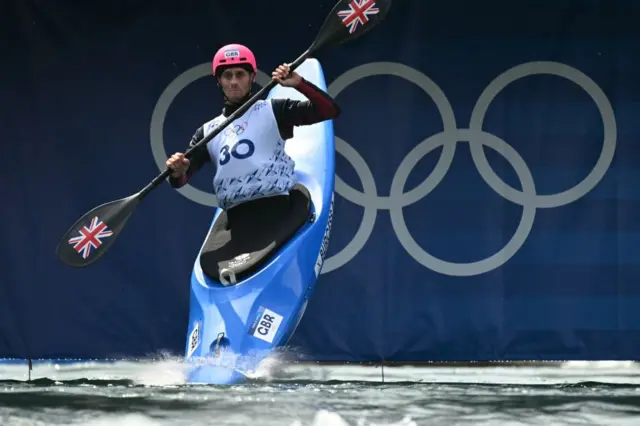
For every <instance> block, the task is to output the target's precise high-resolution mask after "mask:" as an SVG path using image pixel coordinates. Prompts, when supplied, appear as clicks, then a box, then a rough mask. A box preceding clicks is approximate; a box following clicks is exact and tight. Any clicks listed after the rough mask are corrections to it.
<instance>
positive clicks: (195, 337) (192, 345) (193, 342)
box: [187, 321, 200, 358]
mask: <svg viewBox="0 0 640 426" xmlns="http://www.w3.org/2000/svg"><path fill="white" fill-rule="evenodd" d="M198 346H200V321H196V323H195V324H194V325H193V330H191V334H189V350H188V351H187V358H191V355H193V353H194V352H195V351H196V349H198Z"/></svg>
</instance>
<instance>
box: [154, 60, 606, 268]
mask: <svg viewBox="0 0 640 426" xmlns="http://www.w3.org/2000/svg"><path fill="white" fill-rule="evenodd" d="M537 74H551V75H556V76H560V77H563V78H565V79H567V80H570V81H572V82H573V83H575V84H577V85H578V86H580V87H581V88H582V89H584V90H585V92H586V93H587V94H588V95H589V96H590V97H591V98H592V99H593V101H594V102H595V104H596V106H597V108H598V111H599V112H600V114H601V116H602V123H603V126H604V142H603V147H602V151H601V153H600V157H599V158H598V160H597V162H596V164H595V166H594V168H593V170H592V171H591V172H590V173H589V175H588V176H587V177H586V178H585V179H584V180H582V181H581V182H580V183H578V184H577V185H575V186H574V187H573V188H570V189H568V190H565V191H563V192H559V193H557V194H551V195H539V194H537V192H536V189H535V183H534V180H533V176H532V174H531V171H530V169H529V167H528V166H527V164H526V163H525V161H524V159H523V158H522V157H521V156H520V155H519V154H518V152H517V151H516V150H515V149H514V148H513V147H512V146H510V145H509V144H507V143H506V142H505V141H503V140H502V139H500V138H498V137H497V136H495V135H492V134H490V133H487V132H485V131H484V130H483V129H482V126H483V121H484V116H485V114H486V112H487V110H488V108H489V106H490V104H491V102H492V101H493V100H494V99H495V97H496V96H497V95H498V94H499V93H500V91H501V90H502V89H504V88H505V87H506V86H508V85H509V84H510V83H513V82H514V81H516V80H519V79H520V78H523V77H526V76H531V75H537ZM208 75H210V68H209V63H205V64H201V65H198V66H196V67H194V68H192V69H190V70H187V71H186V72H184V73H183V74H181V75H179V76H178V77H177V78H176V79H175V80H174V81H173V82H172V83H171V84H169V86H168V87H167V88H166V89H165V91H164V92H163V93H162V95H161V96H160V99H159V100H158V103H157V104H156V107H155V108H154V111H153V116H152V120H151V145H152V151H153V155H154V158H155V160H156V163H157V164H158V167H159V168H160V170H164V165H165V161H166V158H167V156H166V152H165V151H164V143H163V138H162V133H163V132H162V130H163V125H164V119H165V116H166V112H167V110H168V108H169V105H170V104H171V102H173V100H174V99H175V97H176V96H177V95H178V93H179V92H180V91H181V90H182V89H184V88H185V87H186V86H187V85H189V84H190V83H191V82H193V81H195V80H197V79H198V78H201V77H204V76H208ZM376 75H391V76H397V77H401V78H403V79H405V80H408V81H410V82H412V83H414V84H415V85H417V86H418V87H419V88H420V89H421V90H422V91H424V92H425V93H426V94H427V95H429V96H430V97H431V98H432V99H433V102H434V103H435V104H436V107H437V109H438V111H439V112H440V115H441V118H442V122H443V131H442V132H440V133H438V134H435V135H432V136H430V137H428V138H426V139H425V140H423V141H422V142H420V143H419V144H418V145H417V146H416V147H415V148H413V149H412V150H411V151H410V152H409V153H408V154H407V155H406V157H405V158H404V159H403V160H402V162H401V163H400V166H399V167H398V169H397V170H396V173H395V175H394V176H393V180H392V183H391V188H390V191H389V195H388V196H382V195H378V189H377V187H376V182H375V179H374V177H373V173H372V171H371V169H370V168H369V166H368V165H367V163H366V162H365V160H364V159H363V158H362V156H361V155H360V154H359V153H358V152H357V151H356V150H355V149H354V148H353V147H351V146H350V145H349V144H348V143H347V142H345V141H344V140H343V139H341V138H340V137H338V136H336V138H335V140H336V151H337V152H338V153H340V154H341V155H342V156H343V157H344V158H345V159H346V160H347V161H349V163H350V164H351V165H352V166H353V168H354V169H355V171H356V173H357V175H358V178H359V179H360V181H361V183H362V187H363V191H362V192H360V191H358V190H356V189H355V188H353V187H351V186H349V185H348V184H347V183H345V182H344V181H343V180H342V179H341V178H340V177H339V176H338V175H337V174H336V192H337V193H338V194H339V195H341V196H342V197H344V198H345V199H346V200H348V201H350V202H352V203H354V204H357V205H360V206H362V207H363V208H364V215H363V217H362V222H361V223H360V226H359V228H358V230H357V231H356V234H355V236H354V237H353V239H352V240H351V241H350V242H349V243H348V244H347V245H346V246H345V247H344V248H343V249H342V250H340V251H339V252H338V253H336V254H334V255H333V256H331V257H328V258H327V259H325V263H324V267H323V269H322V273H323V274H325V273H328V272H331V271H333V270H336V269H338V268H340V267H341V266H343V265H345V264H346V263H348V262H349V261H350V260H351V259H353V258H354V257H355V256H356V255H357V254H358V253H359V252H360V250H362V248H363V247H364V246H365V244H366V243H367V241H368V240H369V237H370V236H371V234H372V232H373V228H374V226H375V221H376V218H377V212H378V210H389V214H390V217H391V225H392V227H393V230H394V232H395V233H396V236H397V237H398V240H399V241H400V244H401V245H402V247H403V248H404V249H405V250H406V251H407V253H408V254H409V255H410V256H411V257H412V258H413V259H415V260H416V261H417V262H419V263H420V264H421V265H423V266H425V267H426V268H429V269H431V270H433V271H435V272H438V273H441V274H446V275H451V276H472V275H478V274H482V273H485V272H488V271H491V270H493V269H496V268H499V267H500V266H502V265H503V264H505V263H506V262H507V261H508V260H509V259H510V258H511V257H512V256H513V255H515V253H517V251H518V250H519V249H520V248H521V247H522V245H523V244H524V242H525V241H526V239H527V237H528V236H529V233H530V232H531V229H532V227H533V223H534V219H535V214H536V210H537V209H538V208H552V207H560V206H564V205H566V204H569V203H571V202H573V201H576V200H577V199H579V198H581V197H583V196H584V195H585V194H587V193H588V192H589V191H591V190H592V189H593V188H594V187H595V186H596V185H597V184H598V183H599V182H600V180H602V178H603V177H604V175H605V173H606V172H607V170H608V168H609V166H610V165H611V163H612V161H613V157H614V153H615V148H616V138H617V126H616V120H615V115H614V111H613V108H612V106H611V103H610V102H609V100H608V99H607V97H606V95H605V94H604V92H603V91H602V90H601V89H600V87H599V86H598V85H597V84H596V83H595V82H594V81H593V80H591V79H590V78H589V77H588V76H586V75H585V74H583V73H582V72H580V71H579V70H577V69H575V68H572V67H570V66H567V65H565V64H562V63H558V62H543V61H541V62H527V63H523V64H520V65H518V66H515V67H513V68H511V69H509V70H507V71H505V72H504V73H502V74H500V75H499V76H498V77H496V78H495V79H494V80H493V81H492V82H491V83H489V85H488V86H487V87H486V88H485V89H484V91H483V92H482V94H481V95H480V97H479V98H478V101H477V102H476V105H475V106H474V108H473V111H472V114H471V119H470V124H469V128H468V129H465V128H458V126H457V124H456V119H455V114H454V111H453V107H452V106H451V104H450V102H449V100H448V99H447V97H446V96H445V94H444V93H443V91H442V90H441V89H440V88H439V87H438V86H437V85H436V84H435V83H434V82H433V81H432V80H431V79H430V78H429V77H427V76H426V75H424V74H422V73H421V72H419V71H417V70H415V69H413V68H411V67H408V66H406V65H403V64H399V63H395V62H376V63H368V64H364V65H360V66H358V67H355V68H353V69H351V70H349V71H347V72H345V73H344V74H342V75H341V76H339V77H338V78H337V79H335V80H334V81H333V82H332V83H331V84H330V85H329V86H328V92H329V94H330V95H331V96H333V97H334V98H337V96H338V95H339V94H340V92H341V91H342V90H344V89H345V88H346V87H348V86H349V85H350V84H352V83H354V82H356V81H359V80H361V79H363V78H366V77H370V76H376ZM256 80H257V81H258V83H259V84H261V85H264V84H266V82H268V81H269V78H268V77H267V75H266V74H264V73H263V72H261V71H258V76H257V79H256ZM463 142H468V143H469V149H470V150H471V155H472V158H473V161H474V164H475V165H476V167H477V169H478V172H479V173H480V176H482V178H483V179H484V180H485V181H486V183H487V184H488V185H489V186H490V187H491V188H492V189H493V190H494V191H495V192H496V193H497V194H498V195H500V196H502V197H503V198H505V199H507V200H509V201H512V202H513V203H516V204H518V205H520V206H522V207H523V211H522V218H521V220H520V223H519V224H518V227H517V229H516V231H515V233H514V235H513V236H512V238H511V240H509V242H508V243H507V244H506V245H505V246H504V247H503V248H502V249H501V250H499V251H498V252H497V253H495V254H494V255H492V256H489V257H487V258H486V259H482V260H478V261H475V262H470V263H456V262H450V261H445V260H442V259H438V258H436V257H434V256H433V255H431V254H429V253H427V252H426V251H425V250H424V249H423V248H422V247H420V246H419V245H418V243H417V242H416V241H415V240H414V238H413V237H412V235H411V233H410V232H409V229H408V228H407V224H406V222H405V220H404V216H403V211H402V209H403V208H404V207H406V206H409V205H411V204H413V203H415V202H417V201H419V200H420V199H422V198H424V197H426V196H427V195H428V194H429V193H430V192H431V191H432V190H433V189H434V188H435V187H436V186H437V185H438V184H439V183H440V182H441V181H442V179H444V177H445V176H446V173H447V171H448V170H449V168H450V166H451V164H452V162H453V158H454V156H455V150H456V148H457V146H458V145H459V144H460V143H463ZM484 146H487V147H490V148H492V149H494V150H495V151H496V152H499V153H500V154H502V155H503V156H504V158H505V159H506V160H507V161H508V162H509V163H510V164H511V166H512V167H513V169H514V170H515V172H516V174H517V176H518V179H519V180H520V183H521V185H522V190H521V191H519V190H516V189H515V188H513V187H511V186H509V185H507V184H506V183H505V182H503V181H502V179H501V178H500V177H499V176H498V175H497V174H496V173H495V172H494V171H493V169H492V168H491V166H490V164H489V162H488V160H487V158H486V156H485V153H484ZM438 147H442V148H443V149H442V154H441V155H440V159H439V160H438V163H437V165H436V166H435V168H434V170H433V171H432V172H431V174H430V175H429V176H427V178H426V179H425V180H424V181H423V182H422V183H421V184H420V185H418V186H416V187H415V188H413V189H411V190H409V191H408V192H404V187H405V185H406V183H407V179H408V177H409V175H410V173H411V171H412V170H413V168H414V167H415V165H416V164H418V162H419V161H420V160H421V159H422V158H423V157H424V156H425V155H427V154H428V153H429V152H431V151H433V150H434V149H436V148H438ZM178 191H179V192H181V193H182V194H183V195H184V196H186V197H187V198H189V199H191V200H192V201H195V202H197V203H199V204H204V205H208V206H215V205H216V201H215V196H214V195H213V194H210V193H207V192H203V191H200V190H198V189H195V188H193V187H190V186H188V185H185V186H184V187H183V188H180V189H179V190H178Z"/></svg>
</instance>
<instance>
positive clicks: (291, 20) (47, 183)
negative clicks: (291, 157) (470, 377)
mask: <svg viewBox="0 0 640 426" xmlns="http://www.w3.org/2000/svg"><path fill="white" fill-rule="evenodd" d="M250 3H251V5H252V6H251V7H249V6H247V4H248V3H247V2H223V1H211V0H207V1H190V2H173V1H164V0H162V1H159V0H156V1H138V2H131V1H124V0H114V1H110V2H106V1H105V2H102V3H96V2H84V3H82V2H73V4H72V3H70V2H69V3H68V4H65V3H64V2H35V1H24V0H12V1H6V2H4V3H3V6H2V13H0V36H1V39H2V40H4V41H5V43H3V45H2V58H3V61H2V63H3V66H2V67H1V68H0V73H1V75H2V78H1V79H0V85H1V86H0V94H1V100H2V102H0V113H1V115H0V117H1V120H0V130H1V133H0V134H1V135H2V144H3V148H4V157H3V158H5V161H4V162H3V167H2V171H1V172H0V177H1V185H0V190H1V193H0V195H2V200H3V203H2V209H0V217H1V219H2V220H1V223H2V225H1V226H2V228H1V230H2V239H1V241H0V255H1V257H2V259H3V263H2V265H3V267H2V268H1V269H0V357H18V358H42V357H45V358H61V357H71V358H84V357H91V358H117V357H142V356H147V355H151V354H154V353H157V352H160V351H169V352H171V353H175V354H178V355H179V354H182V351H183V348H184V342H185V338H186V331H187V316H188V306H189V277H190V273H191V268H192V266H193V262H194V259H195V256H196V254H197V252H198V250H199V248H200V245H201V244H202V241H203V239H204V238H205V233H206V232H207V229H208V226H209V224H210V220H211V215H212V213H213V211H212V206H213V201H214V199H213V195H212V191H211V181H212V174H211V169H208V168H205V169H203V170H202V171H201V172H200V173H199V174H198V175H197V176H196V178H195V179H194V180H193V182H192V183H191V184H190V185H188V186H186V187H184V188H182V189H180V190H175V189H173V188H171V187H170V186H169V185H166V184H165V185H163V186H161V187H160V188H158V189H157V190H156V191H154V193H153V194H151V195H150V196H149V197H148V198H147V199H146V200H145V202H144V203H143V204H142V205H141V206H140V207H139V208H138V210H137V211H136V214H135V215H134V216H132V217H131V219H130V221H129V223H128V225H127V228H126V229H125V231H124V232H123V234H122V235H120V236H119V237H118V241H117V243H116V244H115V245H114V246H113V247H112V248H111V249H110V251H109V252H108V253H107V254H106V255H105V257H104V258H103V259H101V260H100V262H98V263H96V264H95V265H92V266H91V267H89V268H85V269H70V268H67V267H65V266H63V265H62V264H61V263H60V262H58V261H57V259H56V257H55V254H54V250H55V247H56V244H57V243H58V240H59V238H60V237H61V236H62V235H63V234H64V232H65V231H66V230H67V228H68V227H69V226H70V225H71V224H72V223H73V222H74V221H75V220H76V219H77V218H78V217H80V216H81V215H82V214H84V213H85V212H87V211H88V210H90V209H91V208H93V207H94V206H97V205H99V204H102V203H104V202H107V201H110V200H115V199H118V198H121V197H124V196H127V195H129V194H132V193H134V192H135V191H137V190H139V189H140V188H142V187H143V186H144V185H146V184H147V183H148V182H149V181H150V180H151V179H153V177H155V176H156V175H157V174H158V173H159V172H160V171H161V170H163V168H164V162H165V160H166V158H167V155H170V154H172V153H174V152H176V151H184V150H185V149H186V145H187V143H188V141H189V139H190V137H191V135H192V134H193V132H194V131H195V130H196V128H197V127H198V126H200V125H201V124H202V123H204V122H205V121H208V120H210V119H211V118H212V117H214V116H216V115H218V114H219V113H220V109H221V107H222V100H221V95H220V92H219V90H218V88H217V87H216V84H215V80H214V78H213V77H211V73H210V71H211V59H212V57H213V53H214V52H215V51H216V50H217V49H218V48H219V47H220V46H222V45H223V44H226V43H231V42H239V43H243V44H246V45H248V46H250V47H251V48H252V49H253V50H254V52H255V53H256V55H257V58H258V66H259V68H260V74H259V76H258V82H259V83H260V84H264V83H265V81H267V78H268V76H269V75H270V74H271V71H272V70H273V69H274V68H275V67H277V66H278V65H279V64H281V63H283V62H290V61H293V60H294V59H295V58H296V57H298V55H300V54H301V53H302V52H303V51H304V50H305V49H306V48H307V47H308V46H309V44H310V43H311V41H312V40H313V38H314V36H315V34H316V32H317V30H318V29H319V28H320V25H321V24H322V21H323V20H324V18H325V17H326V15H327V13H328V12H329V10H330V9H331V8H332V7H333V5H334V4H333V2H320V4H318V3H317V2H302V3H299V4H298V5H297V6H296V7H295V8H282V7H281V6H280V3H279V2H278V3H277V2H273V1H265V2H250ZM276 4H277V5H276ZM634 15H635V16H638V6H637V5H636V4H635V2H633V1H622V0H620V1H614V0H592V1H586V0H559V1H555V2H552V1H542V2H541V1H535V2H534V1H521V2H513V1H506V0H499V1H491V2H468V1H462V0H453V1H446V2H435V1H396V2H395V4H394V5H393V7H392V9H391V11H390V12H389V15H388V16H387V19H386V20H385V21H384V22H383V23H382V24H381V25H380V27H378V28H377V29H376V30H375V31H372V32H371V33H369V34H368V35H367V36H365V37H363V38H361V39H358V40H356V41H353V42H351V43H349V44H345V45H342V46H338V47H336V48H334V49H332V50H331V51H328V52H326V53H324V54H323V55H322V56H319V57H318V59H319V60H320V62H321V64H322V65H323V67H324V71H325V74H326V78H327V84H328V87H329V89H328V91H329V93H330V94H331V95H332V96H334V97H335V99H336V100H337V102H338V103H339V105H340V107H341V108H342V115H341V116H340V117H339V118H338V119H336V120H335V123H334V124H335V131H336V150H337V153H336V161H337V173H336V202H335V216H334V225H333V232H332V239H331V243H330V245H329V253H328V256H327V261H326V264H325V267H324V270H323V273H322V275H321V277H320V283H319V287H318V289H317V291H316V293H315V295H314V297H313V299H312V300H311V302H310V304H309V306H308V309H307V312H306V314H305V317H304V319H303V320H302V323H301V324H300V326H299V328H298V331H297V332H296V335H295V336H294V338H293V340H292V342H291V344H292V345H293V346H294V347H295V348H296V354H298V355H300V356H303V357H305V358H307V359H314V360H320V361H380V360H385V361H398V362H416V361H429V360H450V361H451V360H507V359H511V360H521V359H545V360H549V359H552V360H555V359H633V358H637V357H638V354H639V353H640V258H639V257H638V251H639V250H638V248H639V246H640V186H639V185H638V182H639V181H640V172H639V170H640V148H638V140H640V125H638V117H640V79H638V75H640V54H639V53H640V51H639V50H638V46H640V32H638V31H637V30H634V28H635V26H636V25H637V20H634V19H633V16H634ZM634 123H635V124H634Z"/></svg>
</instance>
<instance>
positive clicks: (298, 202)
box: [185, 59, 335, 385]
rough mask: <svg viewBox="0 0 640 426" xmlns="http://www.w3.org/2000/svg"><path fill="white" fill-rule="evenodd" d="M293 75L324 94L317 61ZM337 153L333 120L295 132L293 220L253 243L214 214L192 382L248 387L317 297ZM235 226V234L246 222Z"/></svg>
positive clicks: (192, 322)
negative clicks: (295, 183)
mask: <svg viewBox="0 0 640 426" xmlns="http://www.w3.org/2000/svg"><path fill="white" fill-rule="evenodd" d="M296 71H297V72H298V73H299V74H300V75H301V76H303V77H304V78H305V79H307V80H308V81H310V82H312V83H314V84H315V85H316V86H318V87H319V88H321V89H323V90H325V91H326V90H327V86H326V82H325V79H324V73H323V71H322V66H321V65H320V63H319V62H318V61H317V60H316V59H307V60H306V61H305V62H304V63H303V64H302V65H301V66H300V67H298V68H297V69H296ZM268 98H290V99H299V100H305V99H306V98H305V97H304V96H303V95H302V94H300V93H299V92H298V91H296V90H295V89H291V88H286V87H282V86H276V87H275V88H274V89H272V90H271V92H270V93H269V95H268ZM334 147H335V145H334V132H333V122H332V121H331V120H328V121H324V122H321V123H317V124H313V125H310V126H302V127H297V128H295V129H294V134H293V137H292V138H291V139H288V140H287V141H286V152H287V154H288V155H289V156H291V158H292V159H293V160H294V161H295V169H296V175H297V178H298V185H296V187H295V188H294V190H293V191H292V192H291V193H290V197H289V198H290V200H291V202H290V203H291V207H290V210H287V211H288V212H290V213H286V214H288V215H290V217H287V216H286V215H279V216H277V217H278V218H280V217H281V216H283V217H282V220H277V221H273V222H269V223H270V224H271V225H270V226H264V227H263V228H261V230H260V231H255V232H254V231H247V232H248V233H249V234H251V232H254V233H253V234H251V235H253V236H252V237H251V239H250V240H249V239H248V238H249V237H244V238H245V240H243V239H242V238H243V237H242V233H240V232H238V233H237V234H236V235H237V238H236V239H235V240H234V234H233V232H229V231H228V229H229V227H228V225H227V221H228V220H229V219H228V218H227V216H226V215H227V213H226V212H224V211H223V210H221V209H219V208H216V209H215V211H214V215H213V220H212V222H211V226H210V228H209V232H208V235H207V237H206V239H205V242H204V243H203V245H202V247H201V248H200V252H199V253H198V256H197V258H196V260H195V263H194V267H193V271H192V274H191V295H190V298H191V300H190V309H189V326H188V330H187V340H186V345H185V356H186V361H187V365H188V371H187V382H189V383H206V384H218V385H225V384H235V383H240V382H243V381H245V380H247V377H250V376H251V374H252V373H254V372H255V371H256V369H257V368H258V366H259V364H260V362H261V361H263V360H265V359H266V358H268V357H269V356H270V355H272V354H274V351H276V350H277V349H279V348H282V347H283V346H285V345H286V344H287V342H288V341H289V339H290V338H291V336H292V335H293V333H294V331H295V329H296V327H297V326H298V324H299V322H300V320H301V319H302V315H303V314H304V311H305V308H306V306H307V303H308V301H309V297H311V295H312V293H313V291H314V288H315V285H316V282H317V280H318V276H319V275H320V270H321V268H322V264H323V262H324V258H325V255H326V252H327V247H328V243H329V235H330V231H331V220H332V215H333V191H334V176H335V157H334ZM239 207H241V206H238V207H237V208H239ZM254 214H255V212H254ZM234 220H236V222H235V223H234V226H235V227H236V228H237V227H238V225H237V221H238V220H241V219H234ZM254 222H255V220H251V221H249V220H248V221H247V224H246V226H247V229H248V228H249V227H251V226H257V225H255V224H254ZM247 232H245V234H246V233H247ZM221 241H222V242H221ZM211 247H214V249H211ZM221 247H222V248H221ZM223 248H224V249H226V251H225V250H223ZM212 252H213V253H215V256H217V257H216V258H215V261H216V267H215V268H213V267H210V266H209V265H211V263H212V261H211V256H213V255H212V254H211V253H212ZM221 253H226V256H227V257H228V258H224V256H223V255H221ZM221 256H223V257H222V259H223V260H224V261H223V262H221Z"/></svg>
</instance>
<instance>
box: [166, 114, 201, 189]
mask: <svg viewBox="0 0 640 426" xmlns="http://www.w3.org/2000/svg"><path fill="white" fill-rule="evenodd" d="M202 138H204V129H203V127H200V128H198V130H196V132H195V134H194V135H193V136H192V137H191V141H190V142H189V148H191V147H192V146H194V145H195V144H196V143H198V141H200V140H202ZM208 161H210V158H209V152H208V151H207V146H206V145H202V146H200V147H198V148H197V149H196V150H195V151H194V152H193V153H192V154H191V157H190V158H189V168H188V169H187V171H186V172H185V173H184V174H183V175H182V176H180V177H177V178H176V177H173V176H169V184H170V185H171V186H172V187H174V188H180V187H182V186H184V185H186V183H187V182H189V179H191V176H193V175H194V174H195V173H196V172H197V171H198V170H200V168H202V166H203V165H204V164H205V163H206V162H208Z"/></svg>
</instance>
